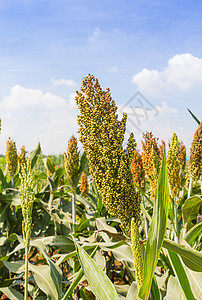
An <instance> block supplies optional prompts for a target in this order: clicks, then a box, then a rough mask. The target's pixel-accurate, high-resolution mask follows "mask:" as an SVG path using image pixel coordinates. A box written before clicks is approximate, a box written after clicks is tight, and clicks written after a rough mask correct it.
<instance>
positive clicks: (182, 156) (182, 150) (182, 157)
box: [180, 141, 186, 174]
mask: <svg viewBox="0 0 202 300" xmlns="http://www.w3.org/2000/svg"><path fill="white" fill-rule="evenodd" d="M180 166H181V173H182V174H183V173H184V170H185V166H186V147H185V145H184V143H183V142H182V141H181V142H180Z"/></svg>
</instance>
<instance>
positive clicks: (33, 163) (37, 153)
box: [29, 143, 41, 168]
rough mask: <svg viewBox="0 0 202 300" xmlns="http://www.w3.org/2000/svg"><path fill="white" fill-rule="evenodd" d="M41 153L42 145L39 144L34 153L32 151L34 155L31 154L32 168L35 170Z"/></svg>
mask: <svg viewBox="0 0 202 300" xmlns="http://www.w3.org/2000/svg"><path fill="white" fill-rule="evenodd" d="M40 153H41V145H40V143H38V145H37V147H36V149H35V150H34V151H32V153H31V154H30V157H29V160H30V161H31V167H32V168H33V167H34V165H35V164H36V162H37V159H38V156H39V154H40Z"/></svg>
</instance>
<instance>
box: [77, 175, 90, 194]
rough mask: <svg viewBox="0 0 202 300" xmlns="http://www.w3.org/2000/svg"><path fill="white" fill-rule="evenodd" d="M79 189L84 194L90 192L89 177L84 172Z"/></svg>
mask: <svg viewBox="0 0 202 300" xmlns="http://www.w3.org/2000/svg"><path fill="white" fill-rule="evenodd" d="M79 190H80V191H81V194H82V195H86V194H87V193H88V178H87V175H86V173H84V172H83V173H82V174H81V184H80V187H79Z"/></svg>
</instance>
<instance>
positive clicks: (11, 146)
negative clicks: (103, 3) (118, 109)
mask: <svg viewBox="0 0 202 300" xmlns="http://www.w3.org/2000/svg"><path fill="white" fill-rule="evenodd" d="M6 163H7V168H8V172H9V174H10V176H11V184H12V187H13V188H14V187H15V184H14V175H15V173H16V170H17V166H18V155H17V148H16V144H15V141H12V140H11V138H10V137H9V139H8V141H7V143H6ZM11 208H12V209H13V215H14V219H15V220H16V213H15V206H11Z"/></svg>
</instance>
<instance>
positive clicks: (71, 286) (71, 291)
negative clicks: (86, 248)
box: [62, 247, 98, 300]
mask: <svg viewBox="0 0 202 300" xmlns="http://www.w3.org/2000/svg"><path fill="white" fill-rule="evenodd" d="M97 248H98V247H95V249H94V250H93V252H92V253H91V255H90V256H91V257H92V258H93V256H94V255H95V253H96V251H97ZM83 275H84V272H83V269H82V268H80V270H79V271H78V273H77V275H76V277H75V279H74V281H73V282H72V284H71V285H70V287H69V288H68V290H67V292H66V294H65V295H64V297H63V298H62V300H66V299H67V298H68V297H69V296H70V295H71V294H72V293H73V290H74V289H75V288H76V287H77V285H78V283H79V281H80V280H81V279H82V277H83Z"/></svg>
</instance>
